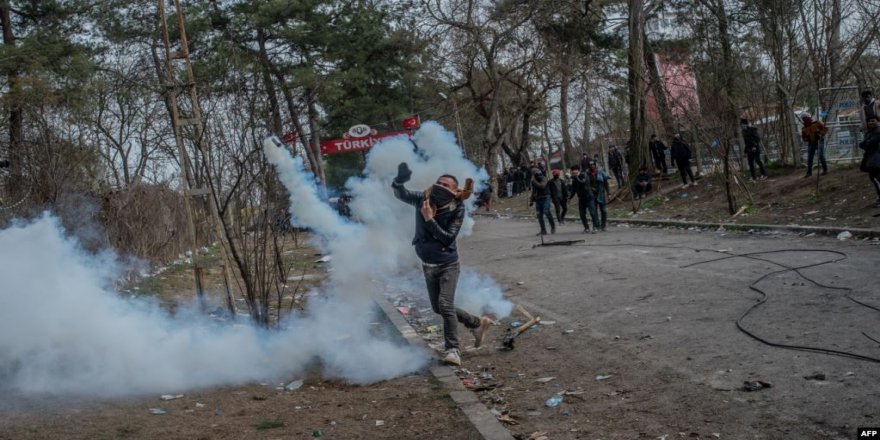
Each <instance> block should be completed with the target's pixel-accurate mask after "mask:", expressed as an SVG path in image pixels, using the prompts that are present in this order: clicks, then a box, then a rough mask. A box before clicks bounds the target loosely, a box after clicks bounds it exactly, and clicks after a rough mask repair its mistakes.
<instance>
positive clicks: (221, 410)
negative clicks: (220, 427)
mask: <svg viewBox="0 0 880 440" xmlns="http://www.w3.org/2000/svg"><path fill="white" fill-rule="evenodd" d="M220 414H223V408H214V415H215V416H219V415H220Z"/></svg>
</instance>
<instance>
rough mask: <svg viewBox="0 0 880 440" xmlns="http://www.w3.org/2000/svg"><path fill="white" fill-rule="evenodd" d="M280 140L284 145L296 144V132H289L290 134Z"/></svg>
mask: <svg viewBox="0 0 880 440" xmlns="http://www.w3.org/2000/svg"><path fill="white" fill-rule="evenodd" d="M281 140H282V141H284V143H285V144H293V143H296V132H295V131H291V132H290V133H287V134H285V135H284V137H283V138H281Z"/></svg>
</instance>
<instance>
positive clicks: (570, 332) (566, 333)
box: [562, 329, 574, 335]
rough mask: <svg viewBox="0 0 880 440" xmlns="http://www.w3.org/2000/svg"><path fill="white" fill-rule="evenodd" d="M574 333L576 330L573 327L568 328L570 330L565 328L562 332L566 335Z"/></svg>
mask: <svg viewBox="0 0 880 440" xmlns="http://www.w3.org/2000/svg"><path fill="white" fill-rule="evenodd" d="M572 333H574V330H572V329H568V330H565V331H563V332H562V334H564V335H570V334H572Z"/></svg>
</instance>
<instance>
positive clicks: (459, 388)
mask: <svg viewBox="0 0 880 440" xmlns="http://www.w3.org/2000/svg"><path fill="white" fill-rule="evenodd" d="M373 301H374V302H375V303H376V304H377V305H378V306H379V309H381V310H382V313H384V314H385V316H386V317H387V318H388V320H389V321H391V323H392V324H394V327H395V328H396V329H397V331H398V332H400V335H401V336H402V337H403V338H404V339H406V341H407V342H409V343H410V345H413V346H416V347H422V348H424V349H426V350H431V348H430V347H428V344H427V343H426V342H425V340H424V339H422V337H421V336H419V334H418V332H416V330H415V329H414V328H413V327H412V326H411V325H410V324H409V322H407V321H406V319H404V317H403V315H401V314H400V313H399V312H398V311H397V309H395V308H394V307H393V306H392V305H391V303H389V302H388V300H387V299H385V298H383V297H378V296H377V297H374V298H373ZM429 371H430V372H431V375H432V376H434V377H435V378H436V379H437V380H438V381H440V383H442V384H443V389H444V391H446V393H447V394H449V397H451V398H452V400H454V401H455V404H456V405H458V407H459V408H461V410H462V412H464V415H465V416H466V417H467V418H468V420H469V421H470V422H471V424H472V425H474V428H476V429H477V431H478V432H479V433H480V435H481V436H482V437H483V438H484V439H486V440H513V435H511V434H510V431H508V430H507V429H506V428H505V427H504V426H503V425H501V422H499V421H498V419H496V418H495V416H493V415H492V413H491V412H489V408H486V405H483V402H480V399H478V398H477V395H476V394H474V393H473V392H471V391H470V390H468V389H467V388H465V387H464V385H462V383H461V380H459V378H458V376H456V375H455V372H454V371H453V370H452V368H451V367H448V366H445V365H437V366H433V367H431V368H430V369H429Z"/></svg>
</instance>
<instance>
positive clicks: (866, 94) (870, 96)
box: [862, 90, 874, 104]
mask: <svg viewBox="0 0 880 440" xmlns="http://www.w3.org/2000/svg"><path fill="white" fill-rule="evenodd" d="M872 101H874V92H872V91H870V90H864V91H862V102H863V103H865V104H870V103H871V102H872Z"/></svg>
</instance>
